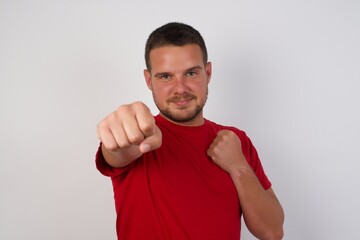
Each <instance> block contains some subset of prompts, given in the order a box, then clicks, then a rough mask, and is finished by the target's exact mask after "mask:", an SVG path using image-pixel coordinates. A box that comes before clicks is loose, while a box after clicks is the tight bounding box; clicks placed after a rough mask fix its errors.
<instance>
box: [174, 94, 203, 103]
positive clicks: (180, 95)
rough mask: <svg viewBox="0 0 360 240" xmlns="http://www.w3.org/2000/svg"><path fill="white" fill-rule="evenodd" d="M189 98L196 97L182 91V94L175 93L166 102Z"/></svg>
mask: <svg viewBox="0 0 360 240" xmlns="http://www.w3.org/2000/svg"><path fill="white" fill-rule="evenodd" d="M191 99H196V96H195V95H193V94H191V93H182V94H177V95H175V96H174V97H172V98H170V99H169V100H168V102H178V101H181V100H185V101H187V100H191Z"/></svg>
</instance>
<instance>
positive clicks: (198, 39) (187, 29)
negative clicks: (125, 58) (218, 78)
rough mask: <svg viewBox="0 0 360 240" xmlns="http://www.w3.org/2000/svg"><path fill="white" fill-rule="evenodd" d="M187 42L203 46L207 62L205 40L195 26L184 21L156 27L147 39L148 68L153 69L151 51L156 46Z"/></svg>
mask: <svg viewBox="0 0 360 240" xmlns="http://www.w3.org/2000/svg"><path fill="white" fill-rule="evenodd" d="M187 44H197V45H198V46H199V47H200V48H201V51H202V54H203V60H204V64H206V63H207V60H208V55H207V49H206V45H205V41H204V39H203V37H202V36H201V34H200V33H199V32H198V31H197V30H196V29H195V28H193V27H191V26H189V25H186V24H184V23H178V22H171V23H167V24H165V25H163V26H161V27H159V28H157V29H155V30H154V31H153V32H152V33H151V34H150V36H149V38H148V40H147V41H146V46H145V63H146V68H147V69H148V70H149V71H151V66H150V51H151V50H153V49H154V48H159V47H163V46H168V45H174V46H184V45H187Z"/></svg>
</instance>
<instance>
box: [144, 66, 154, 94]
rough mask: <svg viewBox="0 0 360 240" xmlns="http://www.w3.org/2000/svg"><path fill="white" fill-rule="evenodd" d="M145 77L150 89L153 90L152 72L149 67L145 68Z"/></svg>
mask: <svg viewBox="0 0 360 240" xmlns="http://www.w3.org/2000/svg"><path fill="white" fill-rule="evenodd" d="M144 78H145V81H146V85H147V87H148V88H149V89H150V90H152V87H151V73H150V72H149V70H147V69H144Z"/></svg>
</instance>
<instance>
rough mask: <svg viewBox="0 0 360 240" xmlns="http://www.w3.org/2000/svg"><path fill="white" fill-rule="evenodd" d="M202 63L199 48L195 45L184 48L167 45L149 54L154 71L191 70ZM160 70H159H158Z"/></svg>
mask: <svg viewBox="0 0 360 240" xmlns="http://www.w3.org/2000/svg"><path fill="white" fill-rule="evenodd" d="M202 63H203V56H202V51H201V48H200V47H199V46H198V45H197V44H187V45H184V46H174V45H167V46H163V47H158V48H155V49H153V50H151V52H150V64H151V68H152V69H153V70H154V71H159V70H163V69H164V68H166V69H169V70H170V69H173V68H175V69H180V68H184V69H186V68H191V67H193V66H195V65H201V64H202ZM159 68H160V69H159Z"/></svg>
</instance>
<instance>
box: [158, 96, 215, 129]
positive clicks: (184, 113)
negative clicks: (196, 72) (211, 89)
mask: <svg viewBox="0 0 360 240" xmlns="http://www.w3.org/2000/svg"><path fill="white" fill-rule="evenodd" d="M207 95H208V89H206V96H205V99H204V100H203V101H202V102H200V103H199V104H197V105H196V106H195V108H194V109H187V108H188V107H187V106H184V107H178V108H177V111H180V113H177V112H176V111H173V110H172V109H171V108H170V107H169V105H170V104H171V103H172V102H176V101H180V100H189V101H196V100H197V99H198V98H197V97H196V96H195V95H193V94H190V93H183V94H177V95H176V96H174V97H172V98H170V99H169V100H167V101H166V103H167V105H166V106H161V105H160V103H159V102H157V100H156V96H155V94H154V92H153V99H154V102H155V104H156V106H157V108H158V109H159V111H160V113H161V114H162V115H164V116H165V117H166V118H167V119H169V120H171V121H173V122H178V123H184V122H189V121H191V120H193V119H195V118H196V117H197V116H199V114H201V113H202V110H203V108H204V106H205V103H206V100H207Z"/></svg>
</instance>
